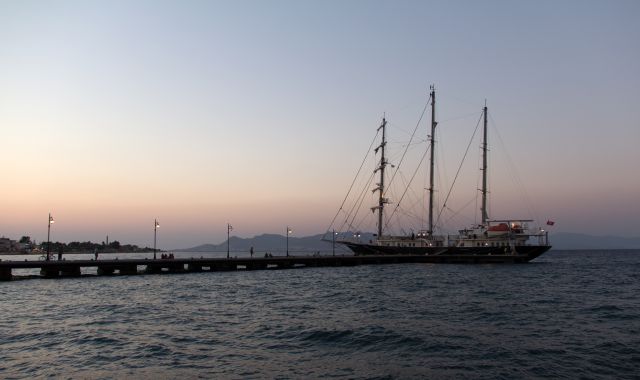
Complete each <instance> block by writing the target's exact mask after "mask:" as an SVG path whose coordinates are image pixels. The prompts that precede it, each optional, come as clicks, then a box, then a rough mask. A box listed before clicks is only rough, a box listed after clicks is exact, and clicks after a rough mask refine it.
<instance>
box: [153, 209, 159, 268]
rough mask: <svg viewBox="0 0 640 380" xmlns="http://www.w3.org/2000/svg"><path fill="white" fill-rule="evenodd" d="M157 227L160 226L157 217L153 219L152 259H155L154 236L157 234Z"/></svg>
mask: <svg viewBox="0 0 640 380" xmlns="http://www.w3.org/2000/svg"><path fill="white" fill-rule="evenodd" d="M158 227H160V224H158V219H155V220H154V221H153V259H154V260H155V259H156V236H157V234H158Z"/></svg>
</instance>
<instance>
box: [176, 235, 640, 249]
mask: <svg viewBox="0 0 640 380" xmlns="http://www.w3.org/2000/svg"><path fill="white" fill-rule="evenodd" d="M323 236H324V235H323V234H318V235H312V236H305V237H289V251H290V252H317V251H320V252H329V251H331V250H332V243H331V241H323V240H322V237H323ZM327 239H331V235H328V236H327ZM360 239H361V240H362V241H368V240H371V239H373V235H372V234H370V233H364V234H363V235H362V236H361V237H360ZM549 240H550V242H551V245H552V246H553V249H558V250H561V249H640V237H634V238H625V237H620V236H593V235H585V234H577V233H566V232H560V233H555V234H551V235H550V236H549ZM229 247H230V250H231V251H232V252H249V250H250V249H251V247H253V249H254V252H256V254H262V253H264V252H271V253H283V252H285V250H286V238H285V236H283V235H277V234H262V235H258V236H254V237H251V238H240V237H237V236H232V237H231V238H230V239H229ZM226 250H227V241H226V240H225V241H224V242H222V243H220V244H203V245H199V246H196V247H191V248H185V249H179V250H177V251H182V252H226ZM336 252H348V249H347V248H346V247H344V246H342V245H340V244H336Z"/></svg>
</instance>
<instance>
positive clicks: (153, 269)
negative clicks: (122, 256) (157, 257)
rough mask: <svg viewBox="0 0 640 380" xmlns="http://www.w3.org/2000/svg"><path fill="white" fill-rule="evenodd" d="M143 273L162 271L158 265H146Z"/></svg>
mask: <svg viewBox="0 0 640 380" xmlns="http://www.w3.org/2000/svg"><path fill="white" fill-rule="evenodd" d="M144 272H145V273H149V274H158V273H162V267H161V266H159V265H151V264H149V265H147V267H146V268H145V270H144Z"/></svg>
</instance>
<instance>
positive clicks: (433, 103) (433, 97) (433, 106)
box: [427, 85, 438, 237]
mask: <svg viewBox="0 0 640 380" xmlns="http://www.w3.org/2000/svg"><path fill="white" fill-rule="evenodd" d="M436 125H438V122H437V121H436V89H435V87H434V86H433V85H431V135H430V136H429V137H430V139H429V142H430V144H431V145H430V148H429V149H431V160H430V168H429V230H428V231H427V232H428V233H429V237H432V236H433V191H434V187H433V175H434V169H433V165H434V161H435V154H434V153H435V152H434V147H435V139H434V135H435V133H436Z"/></svg>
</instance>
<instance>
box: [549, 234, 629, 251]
mask: <svg viewBox="0 0 640 380" xmlns="http://www.w3.org/2000/svg"><path fill="white" fill-rule="evenodd" d="M549 240H550V242H551V245H552V246H553V249H640V237H633V238H626V237H620V236H593V235H585V234H577V233H569V232H560V233H556V234H551V235H549Z"/></svg>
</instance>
